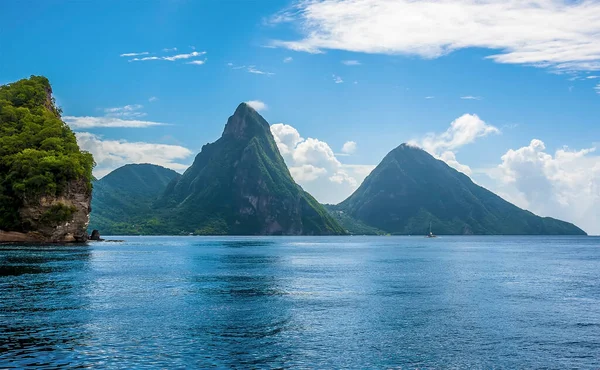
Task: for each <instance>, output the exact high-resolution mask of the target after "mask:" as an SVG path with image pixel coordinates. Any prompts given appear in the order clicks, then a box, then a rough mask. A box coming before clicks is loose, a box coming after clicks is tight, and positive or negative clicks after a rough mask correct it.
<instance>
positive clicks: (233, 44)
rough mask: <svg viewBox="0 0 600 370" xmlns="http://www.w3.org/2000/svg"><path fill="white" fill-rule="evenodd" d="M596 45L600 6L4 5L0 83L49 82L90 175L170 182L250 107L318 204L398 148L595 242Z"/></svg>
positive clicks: (557, 2)
mask: <svg viewBox="0 0 600 370" xmlns="http://www.w3.org/2000/svg"><path fill="white" fill-rule="evenodd" d="M598 35H600V2H599V1H564V0H537V1H536V0H534V1H529V2H524V1H517V0H505V1H491V0H438V1H412V0H346V1H342V0H323V1H318V0H315V1H289V0H284V1H279V0H270V1H250V0H248V1H242V0H238V1H212V0H206V1H191V0H190V1H184V0H171V1H144V2H142V1H113V0H104V1H58V0H53V1H20V2H2V4H1V5H0V53H1V56H0V84H5V83H9V82H12V81H16V80H18V79H21V78H26V77H28V76H29V75H44V76H46V77H48V78H49V79H50V82H51V84H52V86H53V90H54V95H55V97H56V100H57V103H58V104H59V105H60V106H61V107H62V109H63V119H64V120H65V122H67V123H68V124H69V125H70V126H71V128H72V129H73V130H74V131H75V132H76V135H77V138H78V142H79V145H80V147H82V148H83V149H85V150H88V151H90V152H92V153H93V154H94V157H95V159H96V162H97V166H96V168H95V170H94V174H95V175H96V176H97V177H102V176H104V175H106V174H107V173H109V172H110V171H111V170H113V169H115V168H118V167H120V166H122V165H124V164H126V163H155V164H159V165H162V166H165V167H169V168H172V169H174V170H176V171H179V172H183V171H185V169H186V168H187V167H188V166H189V165H190V164H191V163H192V162H193V159H194V157H195V155H196V154H197V153H198V152H199V151H200V150H201V148H202V146H203V145H204V144H206V143H209V142H213V141H215V140H216V139H218V138H219V137H220V135H221V133H222V130H223V127H224V125H225V123H226V121H227V118H228V117H229V116H230V115H231V114H232V113H233V112H234V110H235V109H236V107H237V105H238V104H239V103H240V102H248V104H250V105H252V106H253V107H254V108H255V109H256V110H257V111H259V112H260V114H261V115H263V116H264V117H265V118H266V119H267V121H268V122H269V123H270V124H271V125H272V126H271V131H272V132H273V135H274V137H275V140H276V142H277V144H278V147H279V150H280V152H281V154H282V156H283V157H284V159H285V161H286V163H287V164H288V167H289V168H290V172H291V173H292V175H293V177H294V178H295V179H296V181H297V182H298V183H299V184H301V185H302V186H303V187H304V188H305V189H306V190H307V191H309V192H311V193H312V194H313V195H314V196H315V197H316V198H317V199H318V200H319V201H321V202H323V203H337V202H340V201H342V200H343V199H345V198H346V197H347V196H349V195H350V194H351V193H352V192H353V191H354V190H355V189H356V188H357V187H358V186H359V185H360V184H361V182H362V181H363V179H364V178H365V177H366V176H367V175H368V174H369V172H370V171H371V170H372V169H373V168H374V167H375V166H376V165H377V164H378V163H379V162H380V161H381V159H382V158H383V157H384V156H385V155H386V154H387V153H388V152H389V151H390V150H392V149H394V148H395V147H397V146H398V145H400V144H402V143H405V142H408V143H411V144H413V145H418V146H420V147H421V148H423V149H425V150H427V151H428V152H429V153H431V154H432V155H434V156H435V157H437V158H439V159H441V160H444V161H446V163H448V164H449V165H451V166H452V167H454V168H456V169H458V170H459V171H461V172H464V173H465V174H467V175H469V176H470V177H471V179H472V180H473V181H474V182H476V183H477V184H479V185H482V186H484V187H486V188H488V189H490V190H492V191H494V192H496V193H497V194H499V195H500V196H502V197H503V198H505V199H506V200H508V201H510V202H513V203H515V204H516V205H518V206H520V207H522V208H525V209H528V210H530V211H532V212H534V213H536V214H539V215H542V216H551V217H556V218H559V219H564V220H567V221H570V222H574V223H575V224H577V225H578V226H580V227H582V228H583V229H584V230H585V231H587V232H588V233H592V234H600V150H597V149H596V148H597V147H598V146H600V122H599V120H600V37H599V36H598Z"/></svg>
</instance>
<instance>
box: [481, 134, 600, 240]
mask: <svg viewBox="0 0 600 370" xmlns="http://www.w3.org/2000/svg"><path fill="white" fill-rule="evenodd" d="M594 151H595V148H589V149H582V150H578V151H572V150H569V149H567V148H563V149H559V150H557V151H556V152H555V153H554V155H552V154H549V153H547V152H546V146H545V144H544V143H543V142H542V141H541V140H538V139H534V140H532V141H531V143H530V144H529V145H528V146H526V147H522V148H519V149H516V150H513V149H510V150H509V151H507V152H506V154H504V155H503V156H502V158H501V159H502V163H501V164H500V165H499V166H498V167H496V168H493V169H488V170H487V171H486V173H487V174H488V176H489V177H491V178H492V179H494V180H495V184H496V185H495V187H496V188H495V189H494V188H493V187H492V188H493V189H494V190H496V191H497V192H498V193H499V194H502V195H503V196H505V197H506V198H507V200H510V201H512V202H514V203H515V204H516V205H518V206H520V207H522V208H525V209H528V210H530V211H532V212H534V213H536V214H539V215H542V216H551V217H555V218H558V219H561V220H566V221H570V222H573V223H575V224H576V225H577V226H579V227H581V228H583V229H584V230H585V231H587V232H589V233H593V234H600V156H598V155H594Z"/></svg>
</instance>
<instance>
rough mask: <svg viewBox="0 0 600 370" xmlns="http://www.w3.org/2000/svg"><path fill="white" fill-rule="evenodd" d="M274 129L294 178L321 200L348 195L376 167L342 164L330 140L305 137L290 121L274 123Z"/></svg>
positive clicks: (342, 197) (333, 201)
mask: <svg viewBox="0 0 600 370" xmlns="http://www.w3.org/2000/svg"><path fill="white" fill-rule="evenodd" d="M271 132H272V133H273V137H274V138H275V142H276V143H277V147H278V149H279V152H280V153H281V155H282V156H283V158H284V159H285V161H286V163H287V165H288V167H289V169H290V173H291V174H292V176H293V177H294V180H296V181H297V182H298V183H299V184H300V185H302V187H304V188H305V189H306V190H307V191H309V192H310V193H311V194H312V195H313V196H315V198H317V199H318V200H319V201H321V202H326V203H338V202H340V201H342V200H344V199H346V198H347V197H348V196H349V195H350V194H352V192H353V191H354V190H356V188H357V187H358V185H359V184H360V183H361V182H362V180H363V179H364V178H365V177H366V176H367V175H368V174H369V173H370V172H371V170H373V168H374V167H375V166H370V165H346V164H342V163H341V162H340V161H339V160H338V159H337V158H336V156H335V154H334V153H333V150H331V147H330V146H329V145H328V144H327V143H326V142H324V141H321V140H318V139H314V138H307V139H304V138H303V137H302V136H301V135H300V133H299V132H298V130H296V129H295V128H294V127H292V126H290V125H286V124H283V123H277V124H274V125H271Z"/></svg>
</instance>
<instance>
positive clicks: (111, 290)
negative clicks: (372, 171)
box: [0, 237, 600, 369]
mask: <svg viewBox="0 0 600 370" xmlns="http://www.w3.org/2000/svg"><path fill="white" fill-rule="evenodd" d="M127 239H128V241H127V242H126V243H122V244H109V243H95V244H92V245H91V246H89V247H56V246H53V247H41V246H40V247H16V246H0V368H5V367H17V368H22V367H35V368H43V367H48V368H55V367H60V366H68V367H93V368H102V367H112V368H140V367H146V368H184V367H192V368H207V367H218V368H265V367H266V368H360V369H362V368H397V367H402V368H415V367H416V368H439V367H453V368H473V367H474V368H492V367H494V368H496V367H500V368H540V367H550V368H567V367H571V368H572V367H580V368H597V367H599V365H600V364H599V363H598V356H597V354H598V353H600V331H599V330H598V329H599V328H600V290H598V281H600V279H599V278H600V248H599V247H600V239H597V238H556V237H552V238H531V237H526V238H518V237H504V238H498V237H468V238H451V237H445V238H439V239H437V240H425V239H424V238H405V237H404V238H403V237H390V238H381V237H373V238H369V237H364V238H361V237H352V238H350V237H339V238H312V237H305V238H304V237H303V238H286V237H275V238H259V237H250V238H242V237H223V238H216V237H211V238H203V237H154V238H152V237H131V238H127Z"/></svg>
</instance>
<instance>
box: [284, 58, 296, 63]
mask: <svg viewBox="0 0 600 370" xmlns="http://www.w3.org/2000/svg"><path fill="white" fill-rule="evenodd" d="M293 60H294V58H292V57H285V58H283V62H284V63H291V62H292V61H293Z"/></svg>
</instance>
